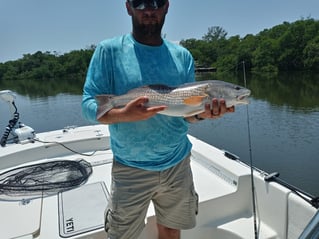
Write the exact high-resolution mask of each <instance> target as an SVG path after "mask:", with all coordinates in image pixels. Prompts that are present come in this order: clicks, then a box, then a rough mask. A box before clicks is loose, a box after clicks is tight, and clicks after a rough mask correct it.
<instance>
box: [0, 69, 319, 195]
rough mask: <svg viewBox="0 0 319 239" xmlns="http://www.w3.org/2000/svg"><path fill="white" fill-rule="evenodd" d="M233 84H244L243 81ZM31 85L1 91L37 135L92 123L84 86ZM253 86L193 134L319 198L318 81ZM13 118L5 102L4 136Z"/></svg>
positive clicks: (287, 79)
mask: <svg viewBox="0 0 319 239" xmlns="http://www.w3.org/2000/svg"><path fill="white" fill-rule="evenodd" d="M232 81H236V83H238V84H241V85H243V82H241V79H240V77H239V78H238V79H237V78H235V79H232ZM51 83H52V82H51ZM25 84H26V83H25V82H24V83H23V84H22V85H23V87H22V86H21V84H20V85H17V83H12V82H11V83H10V84H9V83H8V82H6V83H2V84H1V83H0V90H4V89H11V90H13V91H15V92H17V97H16V100H15V102H16V105H17V107H18V112H19V113H20V121H21V122H22V123H24V124H26V125H29V126H31V127H32V128H34V129H35V131H36V132H38V133H39V132H43V131H48V130H55V129H61V128H63V127H66V126H71V125H76V126H82V125H89V124H90V123H89V122H87V121H86V120H84V119H83V118H82V116H81V107H80V104H81V85H80V84H79V85H78V86H77V87H76V88H77V89H76V90H74V85H72V87H73V88H72V91H70V92H68V91H67V90H65V89H68V88H69V89H71V87H68V86H65V85H64V86H63V89H61V87H62V86H60V85H61V84H60V83H54V84H53V85H52V84H50V86H49V87H50V90H48V84H47V83H45V84H43V86H42V87H43V89H41V86H37V87H36V89H34V88H35V87H33V88H32V87H31V86H29V87H27V86H26V85H25ZM33 85H34V83H33ZM40 85H41V84H40ZM9 87H10V88H9ZM247 87H248V88H250V89H251V90H252V96H251V97H250V104H249V105H248V106H238V107H236V112H235V113H232V114H227V115H225V116H224V117H222V118H220V119H217V120H205V121H201V122H199V123H196V124H191V125H190V130H189V133H190V134H191V135H193V136H195V137H197V138H199V139H202V140H203V141H205V142H207V143H209V144H212V145H214V146H217V147H219V148H221V149H225V150H227V151H230V152H232V153H234V154H236V155H238V156H239V157H240V159H241V160H242V161H244V162H246V163H248V164H250V162H251V161H252V164H253V166H255V167H257V168H260V169H262V170H264V171H266V172H268V173H271V172H279V173H280V177H281V178H282V179H283V180H285V181H287V182H288V183H290V184H293V185H294V186H296V187H298V188H300V189H302V190H304V191H306V192H309V193H311V194H313V195H315V196H319V79H318V76H316V75H313V74H312V75H304V74H299V75H281V76H275V77H274V76H270V77H265V76H264V77H257V76H255V77H249V79H248V86H247ZM53 89H54V90H53ZM61 92H63V93H61ZM9 119H11V114H10V110H9V107H8V105H7V104H6V103H5V102H3V101H0V134H1V135H2V133H3V132H4V130H5V126H6V125H7V124H8V121H9ZM248 126H249V127H248ZM249 135H250V139H249ZM249 142H251V143H249ZM0 150H1V148H0ZM250 151H251V156H252V157H250ZM0 163H1V162H0Z"/></svg>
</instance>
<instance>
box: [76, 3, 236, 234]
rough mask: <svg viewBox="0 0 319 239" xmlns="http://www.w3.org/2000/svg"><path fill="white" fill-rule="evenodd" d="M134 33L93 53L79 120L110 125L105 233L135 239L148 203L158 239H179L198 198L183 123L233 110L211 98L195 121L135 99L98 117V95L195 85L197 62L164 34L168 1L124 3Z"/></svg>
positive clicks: (191, 219) (107, 42)
mask: <svg viewBox="0 0 319 239" xmlns="http://www.w3.org/2000/svg"><path fill="white" fill-rule="evenodd" d="M126 8H127V12H128V15H129V16H131V19H132V28H133V31H132V33H131V34H126V35H124V36H120V37H115V38H113V39H108V40H105V41H102V42H101V43H100V44H99V45H98V46H97V48H96V50H95V52H94V55H93V56H92V59H91V63H90V66H89V69H88V73H87V79H86V82H85V85H84V92H83V101H82V109H83V115H84V116H85V117H86V118H87V119H89V120H91V121H94V122H96V121H98V122H100V123H103V124H109V129H110V133H111V147H112V151H113V154H114V161H113V167H112V192H111V195H112V196H111V201H112V203H111V207H110V209H109V210H108V213H107V215H106V218H105V220H106V223H105V229H106V231H107V232H108V236H109V238H111V239H135V238H138V236H139V235H140V233H141V231H142V230H143V227H144V220H145V216H146V213H147V209H148V206H149V203H150V201H152V202H153V205H154V209H155V213H156V218H157V228H158V235H159V238H160V239H163V238H165V239H178V238H180V230H181V229H189V228H192V227H194V226H195V216H196V213H197V203H198V198H197V194H196V192H195V189H194V185H193V178H192V172H191V169H190V151H191V143H190V141H189V140H188V138H187V131H188V123H189V122H197V121H199V120H201V119H204V118H217V117H220V116H222V115H223V114H224V113H226V112H233V111H234V108H230V109H226V106H225V102H224V101H223V100H222V99H221V100H218V99H214V100H213V102H212V105H213V107H212V109H211V107H210V105H209V104H208V105H206V106H205V112H203V113H201V114H200V115H196V116H195V117H189V118H186V119H184V118H182V117H170V116H165V115H161V114H157V113H158V112H160V111H162V110H164V109H165V108H166V106H165V105H163V106H156V107H146V106H145V104H146V103H147V101H148V99H147V97H145V96H143V97H139V98H137V99H134V100H132V101H131V102H129V103H128V104H127V105H126V106H125V107H123V108H114V109H111V110H110V111H108V112H107V113H105V114H104V115H103V116H102V117H101V118H99V119H98V120H97V119H96V112H97V103H96V101H95V99H94V96H95V95H98V94H114V95H120V94H124V93H126V92H127V91H128V90H130V89H132V88H135V87H139V86H142V85H148V84H165V85H170V86H176V85H179V84H182V83H186V82H192V81H194V80H195V77H194V62H193V59H192V56H191V55H190V53H189V52H188V51H187V50H186V49H184V48H182V47H181V46H178V45H175V44H172V43H170V42H168V41H166V40H164V39H162V37H161V30H162V26H163V24H164V21H165V16H166V14H167V12H168V8H169V1H168V0H128V1H127V2H126Z"/></svg>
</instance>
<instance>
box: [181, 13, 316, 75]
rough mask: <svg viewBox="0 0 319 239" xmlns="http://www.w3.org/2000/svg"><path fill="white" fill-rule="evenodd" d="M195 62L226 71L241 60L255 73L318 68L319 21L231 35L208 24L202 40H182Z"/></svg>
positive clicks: (303, 20) (301, 22)
mask: <svg viewBox="0 0 319 239" xmlns="http://www.w3.org/2000/svg"><path fill="white" fill-rule="evenodd" d="M181 45H183V46H184V47H186V48H188V49H189V50H190V51H191V53H192V54H193V57H194V59H195V61H196V63H197V64H198V65H201V66H206V67H211V66H213V67H216V68H217V69H218V70H223V71H226V70H228V69H233V68H234V66H236V65H237V64H238V63H239V62H242V61H244V62H245V63H246V67H247V69H249V70H251V71H256V72H279V71H281V72H282V71H319V21H318V20H314V19H310V18H309V19H302V20H298V21H295V22H293V23H288V22H284V23H282V24H280V25H277V26H275V27H273V28H271V29H265V30H263V31H261V32H260V33H258V34H257V35H252V34H248V35H246V36H245V37H243V38H240V37H239V36H238V35H237V36H232V37H229V38H227V32H226V31H225V30H224V29H223V28H221V27H218V26H217V27H210V28H209V29H208V32H207V34H205V35H204V36H203V37H202V39H200V40H198V39H187V40H182V41H181Z"/></svg>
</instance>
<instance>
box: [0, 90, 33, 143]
mask: <svg viewBox="0 0 319 239" xmlns="http://www.w3.org/2000/svg"><path fill="white" fill-rule="evenodd" d="M15 98H16V96H15V94H14V93H13V92H12V91H10V90H2V91H0V99H2V100H3V101H5V102H7V103H8V104H9V107H10V110H11V113H12V119H11V120H9V124H8V125H7V127H6V128H5V131H4V133H3V135H2V138H1V140H0V145H1V146H2V147H4V146H6V144H7V142H8V141H10V142H13V143H23V142H24V141H26V140H30V139H34V138H35V132H34V130H33V129H32V128H31V127H29V126H26V125H24V124H22V123H21V122H19V118H20V115H19V113H18V109H17V107H16V105H15V103H14V100H15ZM10 134H11V135H12V136H13V137H12V138H9V136H10Z"/></svg>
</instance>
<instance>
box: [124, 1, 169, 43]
mask: <svg viewBox="0 0 319 239" xmlns="http://www.w3.org/2000/svg"><path fill="white" fill-rule="evenodd" d="M126 7H127V11H128V14H129V15H130V16H131V17H132V24H133V31H134V32H135V33H137V34H139V35H143V36H145V37H152V36H158V35H160V34H161V30H162V27H163V25H164V21H165V16H166V13H167V10H168V2H166V4H165V5H164V6H163V7H160V8H158V9H152V8H146V9H144V10H138V9H134V8H133V7H131V6H130V4H129V3H126Z"/></svg>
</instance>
